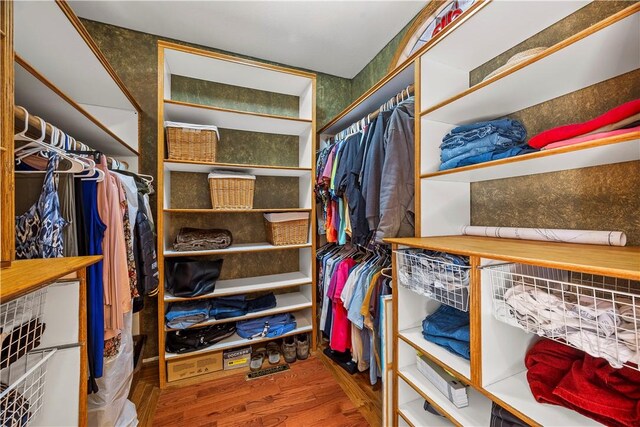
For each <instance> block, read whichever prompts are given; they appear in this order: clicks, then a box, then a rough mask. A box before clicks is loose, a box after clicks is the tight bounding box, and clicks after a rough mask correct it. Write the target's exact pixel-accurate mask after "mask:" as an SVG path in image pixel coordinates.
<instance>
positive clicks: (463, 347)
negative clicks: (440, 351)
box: [422, 333, 471, 360]
mask: <svg viewBox="0 0 640 427" xmlns="http://www.w3.org/2000/svg"><path fill="white" fill-rule="evenodd" d="M422 336H423V337H424V339H425V340H427V341H430V342H432V343H434V344H438V345H439V346H440V347H443V348H446V349H447V350H449V351H450V352H451V353H454V354H457V355H458V356H461V357H464V358H465V359H467V360H470V359H471V351H470V349H469V342H468V341H458V340H454V339H451V338H445V337H438V336H435V335H428V334H425V333H423V334H422Z"/></svg>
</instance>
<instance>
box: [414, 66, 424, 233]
mask: <svg viewBox="0 0 640 427" xmlns="http://www.w3.org/2000/svg"><path fill="white" fill-rule="evenodd" d="M421 80H422V65H421V59H420V58H416V59H415V65H414V78H413V88H414V89H413V97H414V100H415V101H414V105H415V110H414V115H413V116H414V117H417V119H414V128H413V129H414V136H413V141H414V142H413V144H414V154H413V155H414V159H413V165H414V166H413V174H414V177H415V181H414V196H413V211H414V215H415V216H414V218H413V221H414V233H413V234H414V236H416V237H420V236H422V180H421V179H420V172H421V168H422V166H421V163H422V157H421V156H422V155H421V153H422V127H421V126H422V121H421V120H420V117H419V116H418V112H419V111H420V103H421V98H422V85H421Z"/></svg>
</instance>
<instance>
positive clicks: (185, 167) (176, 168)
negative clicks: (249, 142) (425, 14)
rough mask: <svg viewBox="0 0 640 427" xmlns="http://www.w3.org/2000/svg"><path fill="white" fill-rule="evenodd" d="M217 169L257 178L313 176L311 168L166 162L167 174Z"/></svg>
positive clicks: (203, 171) (206, 171)
mask: <svg viewBox="0 0 640 427" xmlns="http://www.w3.org/2000/svg"><path fill="white" fill-rule="evenodd" d="M215 169H223V170H233V171H239V172H245V173H248V174H251V175H257V176H291V177H301V176H304V175H309V174H311V168H296V167H277V166H258V165H246V166H244V165H237V164H229V163H193V162H180V161H171V160H165V161H164V170H165V172H191V173H209V172H211V171H213V170H215Z"/></svg>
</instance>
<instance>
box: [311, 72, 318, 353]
mask: <svg viewBox="0 0 640 427" xmlns="http://www.w3.org/2000/svg"><path fill="white" fill-rule="evenodd" d="M311 92H312V93H311V120H312V124H311V134H310V135H309V138H310V139H311V141H310V143H314V144H315V146H312V147H311V167H312V171H315V168H316V164H317V160H316V156H317V153H316V149H315V148H316V147H317V135H316V78H315V77H314V78H313V80H312V81H311ZM315 176H316V174H315V173H312V174H311V177H310V180H309V181H310V185H311V188H310V193H309V194H310V197H311V214H310V216H311V218H310V224H311V251H310V252H311V253H310V257H311V350H313V351H315V350H316V349H317V344H318V339H319V338H318V336H319V333H318V329H319V328H320V324H319V321H318V320H319V319H317V318H316V317H317V316H316V315H317V312H318V297H317V292H316V289H317V286H318V263H317V260H316V250H317V248H318V240H317V237H318V236H317V230H318V224H317V214H316V209H317V204H316V200H315V194H314V191H313V190H314V185H315Z"/></svg>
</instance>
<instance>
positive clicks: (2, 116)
mask: <svg viewBox="0 0 640 427" xmlns="http://www.w3.org/2000/svg"><path fill="white" fill-rule="evenodd" d="M0 14H1V17H0V28H2V29H3V30H4V32H5V37H3V38H2V40H1V42H0V46H1V49H0V132H1V133H0V147H2V148H3V150H2V152H0V212H2V215H0V265H1V266H2V268H7V267H9V266H11V262H12V261H13V260H14V259H15V200H14V195H15V181H14V174H13V170H14V159H13V103H14V101H13V99H14V68H13V2H12V1H3V2H2V4H0Z"/></svg>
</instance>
